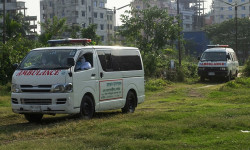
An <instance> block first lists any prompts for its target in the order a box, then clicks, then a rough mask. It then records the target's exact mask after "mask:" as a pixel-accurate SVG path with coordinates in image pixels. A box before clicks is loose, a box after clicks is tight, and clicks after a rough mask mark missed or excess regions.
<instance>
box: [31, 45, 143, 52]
mask: <svg viewBox="0 0 250 150" xmlns="http://www.w3.org/2000/svg"><path fill="white" fill-rule="evenodd" d="M89 48H93V49H95V50H103V49H116V50H119V49H123V50H138V48H135V47H123V46H56V47H41V48H36V49H33V50H32V51H35V50H61V49H64V50H67V49H68V50H72V49H78V50H79V49H89Z"/></svg>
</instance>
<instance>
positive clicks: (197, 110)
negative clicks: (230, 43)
mask: <svg viewBox="0 0 250 150" xmlns="http://www.w3.org/2000/svg"><path fill="white" fill-rule="evenodd" d="M249 81H250V80H247V81H244V82H243V80H239V81H237V82H235V81H233V82H230V83H227V84H225V83H209V82H208V83H195V84H184V83H172V84H167V85H166V86H165V87H164V88H163V89H162V90H158V91H154V92H147V93H146V101H145V102H144V103H143V104H141V105H139V106H138V107H137V109H136V111H135V113H133V114H122V113H121V111H120V110H115V111H109V112H103V113H97V114H96V115H95V117H94V119H92V120H80V119H78V118H76V117H74V116H67V115H57V116H54V117H53V116H45V118H44V119H43V121H42V123H41V124H31V123H28V122H27V121H26V120H25V119H24V117H23V116H22V115H18V114H14V113H12V111H11V107H10V97H9V96H4V95H6V94H3V95H2V96H1V97H0V149H8V150H11V149H110V150H113V149H178V150H179V149H242V150H249V149H250V133H249V131H250V90H249V89H250V82H249ZM248 82H249V84H248Z"/></svg>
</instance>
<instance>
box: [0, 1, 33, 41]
mask: <svg viewBox="0 0 250 150" xmlns="http://www.w3.org/2000/svg"><path fill="white" fill-rule="evenodd" d="M3 5H4V0H1V1H0V13H1V15H3V14H4V13H3V8H4V7H3ZM26 9H27V8H26V7H25V2H21V1H18V2H17V0H5V15H7V14H9V15H10V16H13V15H15V14H16V13H17V12H21V13H22V14H23V15H24V16H25V20H26V21H27V22H29V23H30V31H29V32H28V33H27V35H30V36H33V35H35V34H36V29H37V16H26ZM0 23H1V24H2V23H3V17H1V18H0ZM0 32H2V31H0Z"/></svg>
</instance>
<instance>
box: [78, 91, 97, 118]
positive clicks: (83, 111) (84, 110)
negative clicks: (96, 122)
mask: <svg viewBox="0 0 250 150" xmlns="http://www.w3.org/2000/svg"><path fill="white" fill-rule="evenodd" d="M94 113H95V105H94V102H93V100H92V98H91V97H90V96H87V95H86V96H84V97H83V99H82V103H81V107H80V117H81V118H84V119H91V118H93V116H94Z"/></svg>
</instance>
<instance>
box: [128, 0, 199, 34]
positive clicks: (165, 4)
mask: <svg viewBox="0 0 250 150" xmlns="http://www.w3.org/2000/svg"><path fill="white" fill-rule="evenodd" d="M147 3H148V4H149V5H150V6H151V7H154V6H156V7H157V8H160V9H167V10H168V13H169V15H170V16H176V15H177V4H176V2H175V1H172V0H151V1H150V0H149V1H148V2H147ZM131 4H132V7H134V8H136V9H140V10H142V9H146V8H147V4H146V3H145V2H144V1H142V0H134V1H133V2H132V3H131ZM180 14H181V20H182V28H183V31H192V30H193V21H194V20H193V18H194V17H193V15H194V11H193V10H188V9H186V8H185V7H184V5H182V4H180Z"/></svg>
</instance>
